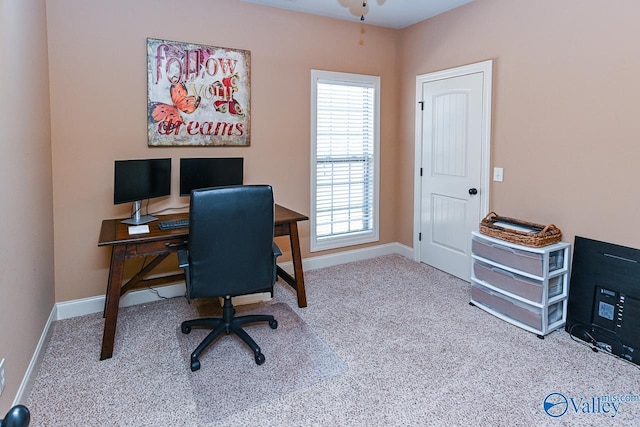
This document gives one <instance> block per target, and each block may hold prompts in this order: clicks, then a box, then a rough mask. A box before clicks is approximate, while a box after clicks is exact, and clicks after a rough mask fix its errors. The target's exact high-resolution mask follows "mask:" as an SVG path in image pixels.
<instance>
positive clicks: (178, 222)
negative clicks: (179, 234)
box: [158, 219, 189, 230]
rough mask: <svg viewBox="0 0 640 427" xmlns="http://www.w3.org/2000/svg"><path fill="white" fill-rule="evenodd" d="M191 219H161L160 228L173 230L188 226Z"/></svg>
mask: <svg viewBox="0 0 640 427" xmlns="http://www.w3.org/2000/svg"><path fill="white" fill-rule="evenodd" d="M188 227H189V220H188V219H172V220H169V221H160V222H159V223H158V228H159V229H160V230H172V229H174V228H188Z"/></svg>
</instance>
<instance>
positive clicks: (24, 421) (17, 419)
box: [0, 405, 31, 427]
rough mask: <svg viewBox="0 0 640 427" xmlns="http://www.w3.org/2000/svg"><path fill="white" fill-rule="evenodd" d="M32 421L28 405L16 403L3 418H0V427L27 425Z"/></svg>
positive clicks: (25, 426)
mask: <svg viewBox="0 0 640 427" xmlns="http://www.w3.org/2000/svg"><path fill="white" fill-rule="evenodd" d="M29 421H31V415H30V414H29V410H28V409H27V407H26V406H23V405H16V406H14V407H13V408H11V409H9V412H7V415H5V417H4V419H3V420H0V427H27V426H28V425H29Z"/></svg>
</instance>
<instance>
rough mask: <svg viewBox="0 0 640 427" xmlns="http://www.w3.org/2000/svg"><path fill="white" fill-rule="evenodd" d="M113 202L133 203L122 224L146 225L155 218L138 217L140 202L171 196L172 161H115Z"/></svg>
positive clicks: (139, 215) (148, 216) (139, 214)
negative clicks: (127, 216) (130, 212)
mask: <svg viewBox="0 0 640 427" xmlns="http://www.w3.org/2000/svg"><path fill="white" fill-rule="evenodd" d="M113 177H114V179H113V181H114V183H113V203H114V204H116V205H118V204H121V203H129V202H133V214H132V216H131V218H129V219H127V220H124V221H122V222H123V223H125V224H133V225H139V224H146V223H148V222H151V221H154V220H156V219H157V218H155V217H153V216H151V215H141V212H140V211H141V207H142V200H145V199H151V198H154V197H162V196H168V195H170V194H171V159H140V160H116V161H115V167H114V173H113Z"/></svg>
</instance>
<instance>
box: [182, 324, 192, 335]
mask: <svg viewBox="0 0 640 427" xmlns="http://www.w3.org/2000/svg"><path fill="white" fill-rule="evenodd" d="M189 332H191V326H184V325H182V333H183V334H188V333H189Z"/></svg>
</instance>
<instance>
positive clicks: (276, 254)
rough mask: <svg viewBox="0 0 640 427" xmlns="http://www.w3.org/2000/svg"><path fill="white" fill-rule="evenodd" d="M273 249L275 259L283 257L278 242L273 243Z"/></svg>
mask: <svg viewBox="0 0 640 427" xmlns="http://www.w3.org/2000/svg"><path fill="white" fill-rule="evenodd" d="M271 247H272V248H273V257H274V258H278V257H279V256H280V255H282V251H281V250H280V247H279V246H278V245H276V242H273V243H272V244H271Z"/></svg>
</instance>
